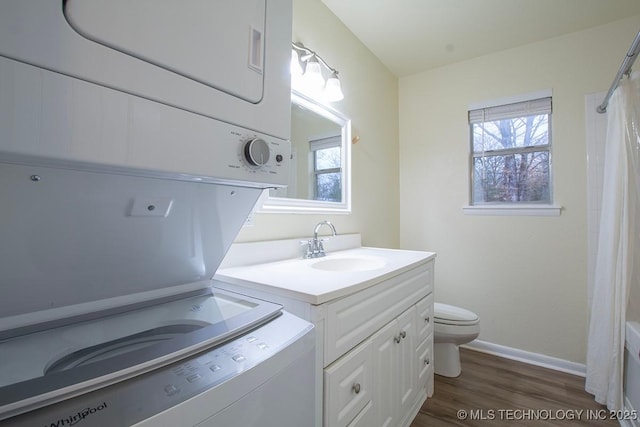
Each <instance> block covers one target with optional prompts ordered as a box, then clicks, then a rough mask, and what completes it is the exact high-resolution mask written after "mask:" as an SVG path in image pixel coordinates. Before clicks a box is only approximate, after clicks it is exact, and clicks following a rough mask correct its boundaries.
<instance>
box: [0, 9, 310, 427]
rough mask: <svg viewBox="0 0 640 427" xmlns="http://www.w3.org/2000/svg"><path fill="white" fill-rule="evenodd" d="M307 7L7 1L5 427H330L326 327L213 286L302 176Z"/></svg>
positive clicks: (2, 76)
mask: <svg viewBox="0 0 640 427" xmlns="http://www.w3.org/2000/svg"><path fill="white" fill-rule="evenodd" d="M290 37H291V0H241V1H237V2H236V1H234V2H229V1H226V0H211V1H184V2H176V1H174V0H139V1H136V2H130V1H126V0H111V1H102V0H82V1H76V0H64V1H63V0H20V1H12V2H0V93H2V96H0V112H1V114H0V200H2V209H1V210H0V211H1V212H0V293H1V294H2V297H1V298H0V425H2V426H5V425H7V426H21V427H22V426H31V425H33V426H36V427H42V426H45V425H46V426H63V425H65V426H66V425H87V426H109V427H113V426H129V425H145V426H154V427H155V426H172V427H173V426H178V425H179V426H195V425H203V426H216V427H220V426H229V427H231V426H243V427H245V426H247V427H251V426H256V427H257V426H274V427H275V426H278V427H304V426H311V425H315V423H316V420H314V403H315V394H314V393H315V389H316V387H315V383H314V381H315V375H314V371H313V370H314V366H315V363H314V362H315V361H314V357H315V348H314V343H315V340H314V337H313V334H314V331H313V325H311V324H309V323H308V322H305V321H303V320H301V319H298V318H296V317H294V316H292V315H290V314H289V313H286V312H284V311H283V310H282V308H281V307H280V306H278V305H276V304H271V303H269V302H266V301H260V300H256V299H252V298H248V297H245V296H239V295H234V294H232V293H229V292H224V291H221V290H219V289H217V288H216V282H215V281H213V280H212V277H213V276H214V274H215V271H216V269H217V268H218V266H219V265H220V263H221V261H222V259H223V258H224V255H225V253H226V251H227V250H228V248H229V246H230V245H231V243H232V242H233V240H234V239H235V238H236V236H237V234H238V232H239V230H240V228H241V227H242V225H243V224H244V222H245V220H246V218H247V215H248V214H249V213H251V211H252V209H253V207H254V205H255V203H256V202H257V200H258V199H259V197H260V195H261V194H262V191H263V190H264V189H266V188H273V187H279V186H283V185H285V184H286V179H287V176H288V167H289V160H290V156H289V153H290V144H289V142H288V137H289V114H290V87H289V83H290V82H289V72H288V67H289V60H290V48H291V46H290V43H291V40H290Z"/></svg>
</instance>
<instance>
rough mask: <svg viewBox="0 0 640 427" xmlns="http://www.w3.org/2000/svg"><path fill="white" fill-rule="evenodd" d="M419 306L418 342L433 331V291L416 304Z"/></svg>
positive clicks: (417, 322)
mask: <svg viewBox="0 0 640 427" xmlns="http://www.w3.org/2000/svg"><path fill="white" fill-rule="evenodd" d="M416 307H417V308H418V319H417V321H416V325H418V339H417V341H418V342H422V340H424V339H425V338H427V337H428V336H429V335H431V334H432V333H433V320H434V319H433V293H431V294H429V295H428V296H426V297H424V298H422V299H421V300H420V301H418V304H416Z"/></svg>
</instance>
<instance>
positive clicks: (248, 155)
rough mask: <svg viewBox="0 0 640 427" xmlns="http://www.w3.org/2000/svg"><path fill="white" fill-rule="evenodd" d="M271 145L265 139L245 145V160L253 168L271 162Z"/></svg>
mask: <svg viewBox="0 0 640 427" xmlns="http://www.w3.org/2000/svg"><path fill="white" fill-rule="evenodd" d="M270 154H271V153H270V150H269V144H267V143H266V142H265V140H264V139H260V138H253V139H251V140H249V141H247V143H246V144H245V145H244V158H245V159H246V160H247V162H249V164H251V165H253V166H262V165H264V164H266V163H267V162H268V161H269V156H270Z"/></svg>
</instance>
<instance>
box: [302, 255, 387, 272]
mask: <svg viewBox="0 0 640 427" xmlns="http://www.w3.org/2000/svg"><path fill="white" fill-rule="evenodd" d="M386 265H387V263H386V261H385V260H384V259H382V258H373V257H372V258H333V259H324V260H320V261H316V262H314V263H313V264H311V268H315V269H318V270H326V271H343V272H354V271H370V270H377V269H379V268H383V267H384V266H386Z"/></svg>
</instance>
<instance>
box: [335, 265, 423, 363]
mask: <svg viewBox="0 0 640 427" xmlns="http://www.w3.org/2000/svg"><path fill="white" fill-rule="evenodd" d="M432 291H433V261H430V262H428V263H426V264H422V265H420V266H418V267H416V268H414V269H412V270H409V271H407V272H404V273H402V274H399V275H398V276H396V277H392V278H390V279H388V280H385V281H384V282H382V283H379V284H377V285H374V286H372V287H370V288H367V289H365V290H363V291H360V292H358V293H356V294H353V295H350V296H347V297H345V298H342V299H339V300H336V301H333V302H330V303H328V304H327V316H326V330H325V341H324V366H327V365H329V364H330V363H331V362H333V361H334V360H336V359H338V358H339V357H340V356H341V355H343V354H345V353H346V352H347V351H349V350H350V349H352V348H353V347H355V346H356V345H358V344H359V343H360V342H362V341H363V340H365V339H366V338H367V337H369V336H371V335H372V334H373V333H374V332H376V331H377V330H378V329H380V328H382V327H383V326H384V325H386V324H387V323H389V322H390V321H392V320H393V319H394V318H396V317H397V316H399V315H400V314H401V313H402V312H403V311H405V310H406V309H408V308H409V307H411V306H413V305H414V304H415V303H416V301H419V300H421V299H422V298H424V297H425V296H427V295H428V294H430V293H431V292H432Z"/></svg>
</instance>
